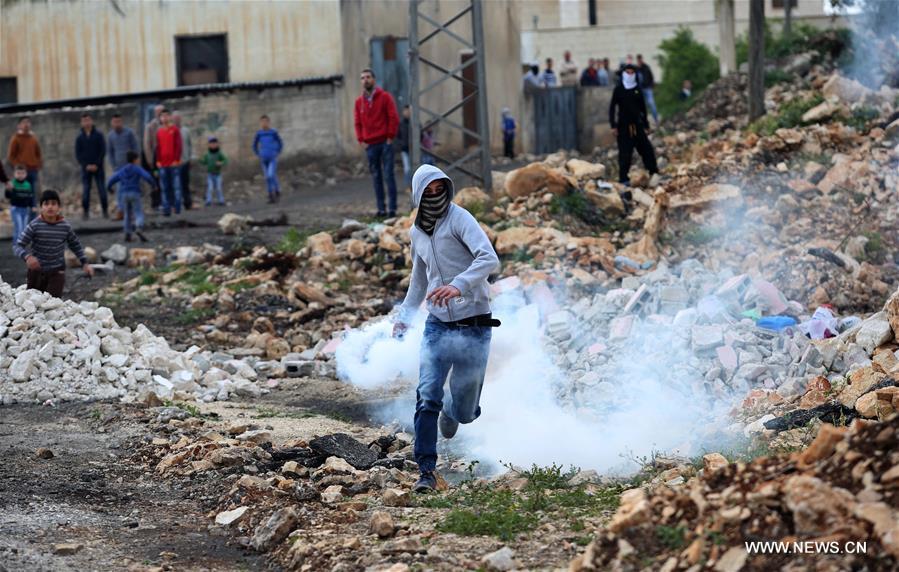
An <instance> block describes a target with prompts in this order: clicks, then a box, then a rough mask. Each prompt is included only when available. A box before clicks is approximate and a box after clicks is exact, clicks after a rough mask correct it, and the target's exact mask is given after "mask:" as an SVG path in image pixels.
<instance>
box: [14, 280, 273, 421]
mask: <svg viewBox="0 0 899 572" xmlns="http://www.w3.org/2000/svg"><path fill="white" fill-rule="evenodd" d="M277 368H278V366H277V364H274V365H273V364H265V363H264V362H262V361H260V360H250V359H246V360H242V359H236V358H235V357H234V356H232V355H229V354H227V353H221V352H216V353H213V352H208V351H202V350H200V348H198V347H196V346H194V347H192V348H190V349H188V350H187V351H186V352H177V351H174V350H172V349H171V348H170V347H169V344H168V342H167V341H166V340H164V339H163V338H160V337H157V336H154V335H153V334H152V332H150V331H149V330H148V329H147V328H146V327H144V326H143V325H139V326H138V327H136V328H134V329H133V330H132V329H131V328H123V327H120V326H119V325H118V324H117V323H116V321H115V317H114V316H113V313H112V311H111V310H110V309H109V308H105V307H102V306H99V305H98V304H97V303H95V302H81V303H75V302H72V301H67V300H60V299H59V298H54V297H52V296H50V295H48V294H45V293H42V292H38V291H36V290H28V289H26V288H25V287H24V286H21V287H19V288H12V287H11V286H10V285H9V284H7V283H5V282H2V281H0V403H2V404H3V405H9V404H13V403H44V402H55V401H90V400H97V399H121V400H122V401H126V402H127V401H134V400H145V399H148V395H149V394H153V395H154V396H155V397H154V398H152V399H181V400H191V401H192V400H198V401H207V402H208V401H214V400H225V399H228V398H229V397H230V396H231V395H242V396H248V397H252V396H259V395H261V394H263V393H264V392H267V391H268V389H265V388H263V387H261V386H260V385H259V383H258V382H259V381H262V380H264V379H265V377H266V373H265V372H268V371H273V370H276V369H277Z"/></svg>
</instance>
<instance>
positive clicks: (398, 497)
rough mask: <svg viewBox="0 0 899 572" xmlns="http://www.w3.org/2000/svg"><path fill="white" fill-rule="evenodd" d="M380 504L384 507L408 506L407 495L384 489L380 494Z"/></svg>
mask: <svg viewBox="0 0 899 572" xmlns="http://www.w3.org/2000/svg"><path fill="white" fill-rule="evenodd" d="M381 502H383V503H384V506H393V507H404V506H409V493H408V492H406V491H402V490H399V489H385V490H384V492H383V493H382V494H381Z"/></svg>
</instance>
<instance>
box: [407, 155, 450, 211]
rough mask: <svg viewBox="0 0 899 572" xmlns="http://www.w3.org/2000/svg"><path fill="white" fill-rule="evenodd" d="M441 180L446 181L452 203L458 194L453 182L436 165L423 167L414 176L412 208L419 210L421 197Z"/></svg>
mask: <svg viewBox="0 0 899 572" xmlns="http://www.w3.org/2000/svg"><path fill="white" fill-rule="evenodd" d="M440 179H446V181H447V185H446V192H447V194H448V195H449V200H450V201H452V200H453V197H454V196H455V194H456V189H455V187H454V186H453V180H452V179H450V178H449V177H447V176H446V173H444V172H443V171H441V170H440V169H438V168H437V167H435V166H434V165H422V166H421V167H419V168H418V169H416V170H415V174H414V175H412V206H413V207H414V208H418V206H419V205H420V204H421V197H422V195H424V193H425V189H426V188H427V186H428V185H430V184H431V183H433V182H434V181H437V180H440Z"/></svg>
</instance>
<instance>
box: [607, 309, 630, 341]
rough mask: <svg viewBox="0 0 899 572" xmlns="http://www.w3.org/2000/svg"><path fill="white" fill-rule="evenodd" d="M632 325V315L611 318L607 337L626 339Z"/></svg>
mask: <svg viewBox="0 0 899 572" xmlns="http://www.w3.org/2000/svg"><path fill="white" fill-rule="evenodd" d="M633 327H634V316H633V315H630V316H619V317H617V318H615V319H614V320H612V322H611V323H610V324H609V339H610V340H623V339H626V338H627V337H628V336H629V335H630V333H631V329H632V328H633Z"/></svg>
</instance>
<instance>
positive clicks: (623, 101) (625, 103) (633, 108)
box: [609, 64, 659, 185]
mask: <svg viewBox="0 0 899 572" xmlns="http://www.w3.org/2000/svg"><path fill="white" fill-rule="evenodd" d="M621 71H622V73H621V83H619V84H618V85H616V86H615V90H614V91H613V92H612V103H611V104H610V105H609V123H611V125H612V132H613V133H615V135H616V136H617V138H618V180H619V181H620V182H621V183H622V184H624V185H628V184H630V180H629V179H628V176H627V174H628V171H630V169H631V159H632V157H633V154H634V148H636V149H637V152H638V153H639V154H640V158H642V159H643V165H644V166H645V167H646V169H647V170H648V171H649V173H650V175H654V174H656V173H657V172H658V171H659V169H658V167H657V166H656V155H655V151H653V149H652V144H651V143H650V142H649V137H647V136H646V130H647V129H649V122H648V121H647V119H646V102H645V101H644V99H643V93H642V92H641V91H640V88H639V87H638V86H637V68H636V66H634V65H633V64H627V65H625V66H624V67H623V68H622V70H621ZM616 111H617V114H616Z"/></svg>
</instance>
